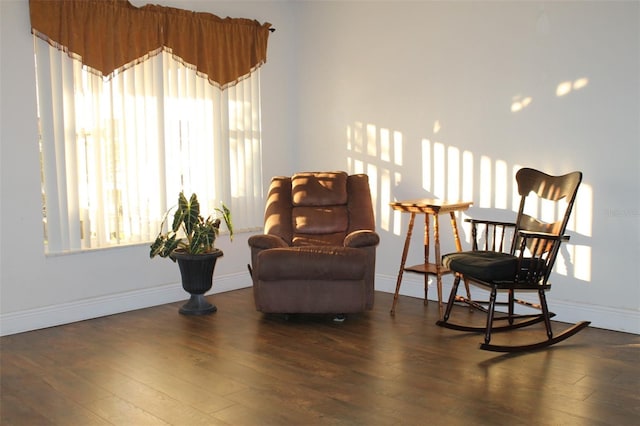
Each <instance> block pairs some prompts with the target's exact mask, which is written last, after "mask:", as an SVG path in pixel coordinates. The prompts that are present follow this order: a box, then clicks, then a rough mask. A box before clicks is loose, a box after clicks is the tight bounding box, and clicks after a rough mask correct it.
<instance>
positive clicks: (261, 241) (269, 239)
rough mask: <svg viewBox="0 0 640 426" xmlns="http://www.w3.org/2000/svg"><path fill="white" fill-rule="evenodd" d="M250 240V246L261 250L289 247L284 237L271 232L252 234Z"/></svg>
mask: <svg viewBox="0 0 640 426" xmlns="http://www.w3.org/2000/svg"><path fill="white" fill-rule="evenodd" d="M248 242H249V246H250V247H252V248H256V249H259V250H266V249H272V248H281V247H289V245H288V244H287V243H286V242H285V240H283V239H282V238H280V237H277V236H275V235H269V234H260V235H252V236H251V237H249V241H248Z"/></svg>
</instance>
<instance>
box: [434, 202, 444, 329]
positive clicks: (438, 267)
mask: <svg viewBox="0 0 640 426" xmlns="http://www.w3.org/2000/svg"><path fill="white" fill-rule="evenodd" d="M433 240H434V241H433V243H434V251H435V256H436V259H435V260H436V261H435V265H436V282H437V285H438V310H439V312H440V318H442V314H443V307H442V271H441V268H442V259H441V258H440V223H439V220H438V215H437V214H434V215H433Z"/></svg>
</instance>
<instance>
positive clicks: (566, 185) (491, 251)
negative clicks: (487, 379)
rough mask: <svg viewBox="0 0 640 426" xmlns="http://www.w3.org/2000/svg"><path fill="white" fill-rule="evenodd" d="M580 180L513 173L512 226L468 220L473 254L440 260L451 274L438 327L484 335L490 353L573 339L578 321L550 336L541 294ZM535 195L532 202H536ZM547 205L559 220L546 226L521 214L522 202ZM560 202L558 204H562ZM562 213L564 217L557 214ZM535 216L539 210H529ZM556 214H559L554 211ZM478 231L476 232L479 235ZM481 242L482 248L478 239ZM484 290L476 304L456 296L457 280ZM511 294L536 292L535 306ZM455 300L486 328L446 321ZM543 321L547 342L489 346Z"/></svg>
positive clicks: (582, 325) (548, 314) (549, 315)
mask: <svg viewBox="0 0 640 426" xmlns="http://www.w3.org/2000/svg"><path fill="white" fill-rule="evenodd" d="M581 180H582V173H581V172H573V173H569V174H566V175H563V176H550V175H547V174H545V173H542V172H540V171H537V170H533V169H529V168H523V169H520V170H519V171H518V172H517V173H516V181H517V185H518V193H519V195H520V207H519V209H518V215H517V218H516V221H515V222H514V223H505V222H497V221H485V220H476V219H469V220H467V221H468V222H470V223H471V226H472V228H471V231H472V238H473V247H472V248H473V250H472V251H467V252H454V253H450V254H446V255H444V256H443V259H442V264H443V265H444V266H445V267H447V268H449V269H450V270H451V271H453V272H454V273H455V279H454V283H453V287H452V289H451V294H450V296H449V301H448V304H447V308H446V310H445V313H444V316H443V318H442V319H441V320H440V321H438V322H437V324H438V325H439V326H442V327H447V328H451V329H454V330H461V331H472V332H484V343H482V344H481V345H480V348H481V349H484V350H489V351H496V352H516V351H527V350H535V349H540V348H544V347H547V346H551V345H553V344H555V343H558V342H561V341H563V340H565V339H566V338H568V337H570V336H572V335H574V334H576V333H577V332H579V331H580V330H582V329H584V328H585V327H587V326H588V325H589V324H590V322H588V321H582V322H579V323H577V324H574V325H573V326H571V327H569V328H568V329H566V330H565V331H563V332H562V333H560V334H557V335H554V334H553V332H552V330H551V318H552V317H553V316H554V314H553V313H552V312H549V308H548V307H547V300H546V295H545V292H547V291H548V290H549V289H550V288H551V283H550V282H549V281H548V280H549V275H550V274H551V271H552V269H553V265H554V262H555V260H556V256H557V255H558V252H559V250H560V245H561V244H562V243H563V242H566V241H568V240H569V236H567V235H564V233H565V230H566V227H567V222H568V221H569V216H570V214H571V210H572V208H573V204H574V201H575V198H576V194H577V192H578V187H579V186H580V182H581ZM536 195H537V197H536ZM532 199H535V200H548V202H551V203H553V205H554V210H553V211H554V212H558V215H559V217H560V219H559V220H558V221H555V222H551V223H549V222H548V221H543V220H541V219H540V218H539V217H536V216H539V214H538V215H535V214H533V215H530V214H526V213H525V211H527V212H530V211H531V209H527V208H526V207H527V206H528V205H527V200H529V201H530V202H531V201H533V200H532ZM563 200H564V201H563ZM562 208H564V213H562V212H561V210H562ZM533 210H534V211H538V212H539V211H540V208H534V209H533ZM559 210H560V211H559ZM479 231H480V232H479ZM509 236H512V237H511V247H510V250H509V252H504V251H503V248H505V250H506V245H507V244H508V243H507V244H505V239H508V238H509ZM480 239H484V243H483V244H482V243H481V242H480V241H479V240H480ZM462 279H463V280H465V282H467V283H471V284H474V285H477V286H479V287H482V288H485V289H487V290H488V291H489V292H490V295H489V301H487V302H479V301H475V300H471V299H469V298H468V297H462V296H458V295H457V292H458V286H459V285H460V280H462ZM499 292H506V293H507V301H506V302H498V301H497V300H496V299H497V295H498V293H499ZM516 292H537V293H538V297H539V299H540V303H539V304H534V303H530V302H527V301H525V300H521V299H517V298H516V297H515V293H516ZM456 301H459V302H460V301H461V302H464V303H467V304H468V305H470V306H472V307H474V308H476V309H478V310H479V311H482V312H484V313H486V315H487V318H486V326H485V327H477V326H472V325H460V324H456V323H453V322H450V320H449V318H450V316H451V310H452V307H453V305H454V303H455V302H456ZM496 305H506V306H507V312H506V313H503V312H498V313H496V311H495V308H496ZM516 305H521V306H526V307H528V308H533V309H534V311H533V312H536V313H534V314H520V313H516V312H515V306H516ZM540 322H544V324H545V326H546V335H547V338H546V339H544V340H542V341H539V342H535V343H530V344H524V345H514V346H505V345H494V344H491V333H492V332H498V331H506V330H513V329H516V328H522V327H527V326H530V325H532V324H536V323H540Z"/></svg>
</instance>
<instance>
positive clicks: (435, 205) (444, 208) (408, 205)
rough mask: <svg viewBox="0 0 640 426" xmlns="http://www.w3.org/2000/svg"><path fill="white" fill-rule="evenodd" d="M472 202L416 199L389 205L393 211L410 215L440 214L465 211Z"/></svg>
mask: <svg viewBox="0 0 640 426" xmlns="http://www.w3.org/2000/svg"><path fill="white" fill-rule="evenodd" d="M472 204H473V201H447V200H437V199H434V198H417V199H414V200H402V201H395V202H392V203H389V205H390V206H391V208H393V209H394V210H400V211H405V212H410V213H429V214H441V213H450V212H454V211H463V210H467V209H468V208H469V206H471V205H472Z"/></svg>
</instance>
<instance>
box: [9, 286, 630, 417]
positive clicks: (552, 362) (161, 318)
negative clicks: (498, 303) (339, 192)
mask: <svg viewBox="0 0 640 426" xmlns="http://www.w3.org/2000/svg"><path fill="white" fill-rule="evenodd" d="M209 299H210V300H211V301H212V302H214V303H215V304H216V305H217V306H218V312H217V313H215V314H213V315H210V316H205V317H186V316H182V315H180V314H178V308H179V306H180V305H181V303H174V304H169V305H164V306H159V307H154V308H149V309H143V310H139V311H134V312H129V313H124V314H119V315H113V316H109V317H104V318H99V319H94V320H90V321H84V322H79V323H75V324H69V325H65V326H60V327H54V328H49V329H45V330H39V331H33V332H28V333H22V334H17V335H12V336H5V337H2V338H1V339H0V344H1V356H2V359H1V380H2V382H1V386H2V388H1V398H2V405H1V407H0V423H1V424H2V425H82V426H85V425H134V426H137V425H166V424H169V425H185V426H192V425H217V424H222V425H314V424H336V425H636V424H640V363H639V361H640V356H639V355H640V336H638V335H632V334H624V333H618V332H613V331H605V330H600V329H596V328H588V329H586V330H584V331H583V332H581V333H579V334H578V335H576V336H574V337H572V338H570V339H569V340H567V341H565V342H563V343H560V344H558V345H556V346H554V347H552V348H549V349H546V350H542V351H538V352H533V353H523V354H511V355H504V354H496V353H490V352H485V351H481V350H479V349H477V347H478V344H479V343H480V341H481V340H482V339H481V336H479V335H475V334H469V333H462V332H456V331H452V330H447V329H443V328H440V327H437V326H436V325H435V322H436V320H437V315H438V308H437V305H436V304H435V303H433V302H432V303H430V304H429V305H428V306H423V304H422V301H421V300H419V299H414V298H408V297H401V299H400V302H399V304H398V306H397V311H396V316H395V318H393V317H391V316H390V315H389V309H390V307H391V301H392V295H390V294H386V293H377V294H376V306H375V309H374V310H373V311H371V312H368V313H365V314H359V315H351V316H349V317H348V318H347V320H346V321H345V322H344V323H341V324H340V323H334V322H333V321H332V320H331V317H327V316H301V317H293V318H291V319H289V320H288V321H287V320H285V319H284V318H283V317H282V316H265V315H263V314H260V313H258V312H256V311H255V310H254V307H253V300H252V294H251V289H243V290H238V291H232V292H228V293H223V294H217V295H214V296H210V297H209ZM454 314H455V315H462V316H468V317H470V318H475V317H477V318H481V317H480V315H478V314H477V313H475V314H473V313H469V311H468V309H466V308H464V307H456V308H455V309H454ZM474 315H475V317H474ZM585 319H588V318H585ZM554 324H555V325H557V326H560V327H562V326H563V325H564V324H561V323H554ZM539 330H540V331H539V332H540V333H543V331H542V330H543V329H542V328H540V329H539ZM533 333H534V331H519V332H517V333H516V334H518V335H519V337H514V339H521V338H522V339H524V338H532V336H533ZM540 336H541V335H538V336H535V337H533V338H539V337H540ZM499 338H500V339H505V338H507V337H505V335H504V334H496V335H495V336H494V340H496V341H499V340H498V339H499Z"/></svg>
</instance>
